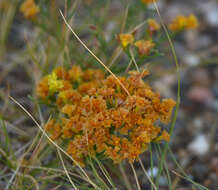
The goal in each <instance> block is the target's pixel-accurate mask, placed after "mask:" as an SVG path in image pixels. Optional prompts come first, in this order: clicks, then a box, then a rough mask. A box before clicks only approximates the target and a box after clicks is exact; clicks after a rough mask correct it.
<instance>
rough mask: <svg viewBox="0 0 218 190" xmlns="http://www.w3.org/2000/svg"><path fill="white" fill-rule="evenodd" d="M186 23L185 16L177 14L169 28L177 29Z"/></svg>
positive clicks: (182, 27)
mask: <svg viewBox="0 0 218 190" xmlns="http://www.w3.org/2000/svg"><path fill="white" fill-rule="evenodd" d="M186 24H187V18H186V17H185V16H183V15H178V16H177V17H176V18H175V19H174V20H173V21H172V23H170V25H169V29H170V30H172V31H179V30H182V29H185V27H186Z"/></svg>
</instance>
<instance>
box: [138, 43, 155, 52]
mask: <svg viewBox="0 0 218 190" xmlns="http://www.w3.org/2000/svg"><path fill="white" fill-rule="evenodd" d="M154 45H155V44H154V43H153V42H152V41H151V40H138V41H137V42H136V43H135V46H136V47H137V48H138V52H139V54H140V55H149V53H150V50H151V49H152V48H153V47H154Z"/></svg>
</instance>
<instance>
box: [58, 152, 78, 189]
mask: <svg viewBox="0 0 218 190" xmlns="http://www.w3.org/2000/svg"><path fill="white" fill-rule="evenodd" d="M57 152H58V156H59V158H60V160H61V164H62V166H63V168H64V171H65V173H66V176H67V178H68V179H69V182H70V183H71V185H72V186H73V188H74V189H75V190H78V189H77V187H76V185H75V184H74V183H73V181H72V179H71V177H70V175H69V173H68V170H67V168H66V166H65V164H64V160H63V158H62V155H61V153H60V150H59V149H57Z"/></svg>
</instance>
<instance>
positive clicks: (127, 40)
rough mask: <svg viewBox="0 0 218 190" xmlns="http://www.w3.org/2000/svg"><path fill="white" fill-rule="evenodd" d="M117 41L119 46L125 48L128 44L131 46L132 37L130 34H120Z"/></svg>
mask: <svg viewBox="0 0 218 190" xmlns="http://www.w3.org/2000/svg"><path fill="white" fill-rule="evenodd" d="M119 41H120V43H121V45H122V46H123V47H124V48H125V47H127V46H128V45H129V44H132V43H133V42H134V37H133V35H132V34H120V35H119Z"/></svg>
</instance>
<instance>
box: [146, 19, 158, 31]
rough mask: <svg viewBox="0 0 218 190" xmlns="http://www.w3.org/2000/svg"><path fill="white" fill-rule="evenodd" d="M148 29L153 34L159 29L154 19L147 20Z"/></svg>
mask: <svg viewBox="0 0 218 190" xmlns="http://www.w3.org/2000/svg"><path fill="white" fill-rule="evenodd" d="M148 29H149V31H150V32H151V33H152V32H155V31H157V30H159V29H160V24H158V23H157V21H156V20H154V19H148Z"/></svg>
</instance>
